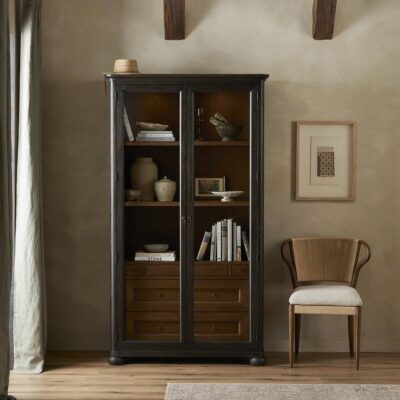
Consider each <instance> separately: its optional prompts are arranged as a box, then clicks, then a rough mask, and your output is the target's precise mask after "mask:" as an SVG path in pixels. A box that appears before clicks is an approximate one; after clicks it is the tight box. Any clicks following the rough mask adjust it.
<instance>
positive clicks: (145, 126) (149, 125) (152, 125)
mask: <svg viewBox="0 0 400 400" xmlns="http://www.w3.org/2000/svg"><path fill="white" fill-rule="evenodd" d="M136 125H137V126H138V127H139V128H140V129H141V130H143V131H165V130H166V129H167V128H168V125H164V124H158V123H156V122H141V121H140V122H136Z"/></svg>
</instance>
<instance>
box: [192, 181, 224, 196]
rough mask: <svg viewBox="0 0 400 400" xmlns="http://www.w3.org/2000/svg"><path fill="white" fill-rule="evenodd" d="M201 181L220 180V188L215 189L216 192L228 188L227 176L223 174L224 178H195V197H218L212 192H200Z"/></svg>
mask: <svg viewBox="0 0 400 400" xmlns="http://www.w3.org/2000/svg"><path fill="white" fill-rule="evenodd" d="M201 181H217V182H218V189H217V190H213V191H215V192H223V191H225V189H226V187H225V186H226V183H225V182H226V178H225V176H223V177H222V178H195V180H194V188H195V197H214V198H215V197H218V196H215V195H214V194H212V193H209V194H204V193H200V182H201Z"/></svg>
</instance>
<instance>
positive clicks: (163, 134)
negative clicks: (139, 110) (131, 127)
mask: <svg viewBox="0 0 400 400" xmlns="http://www.w3.org/2000/svg"><path fill="white" fill-rule="evenodd" d="M137 136H139V137H168V136H174V135H173V133H172V131H168V132H163V131H161V132H154V131H150V132H148V131H139V132H138V134H137Z"/></svg>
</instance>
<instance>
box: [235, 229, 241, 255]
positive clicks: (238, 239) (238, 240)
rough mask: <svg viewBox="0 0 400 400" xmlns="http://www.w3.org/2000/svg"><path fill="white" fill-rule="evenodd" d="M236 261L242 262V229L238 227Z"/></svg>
mask: <svg viewBox="0 0 400 400" xmlns="http://www.w3.org/2000/svg"><path fill="white" fill-rule="evenodd" d="M235 246H236V261H242V227H241V226H240V225H237V226H236V245H235Z"/></svg>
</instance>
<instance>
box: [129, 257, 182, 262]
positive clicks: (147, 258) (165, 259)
mask: <svg viewBox="0 0 400 400" xmlns="http://www.w3.org/2000/svg"><path fill="white" fill-rule="evenodd" d="M135 261H176V257H175V256H147V257H142V256H135Z"/></svg>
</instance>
